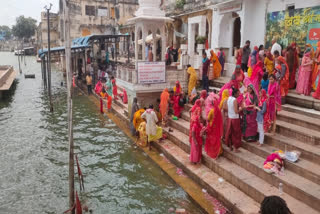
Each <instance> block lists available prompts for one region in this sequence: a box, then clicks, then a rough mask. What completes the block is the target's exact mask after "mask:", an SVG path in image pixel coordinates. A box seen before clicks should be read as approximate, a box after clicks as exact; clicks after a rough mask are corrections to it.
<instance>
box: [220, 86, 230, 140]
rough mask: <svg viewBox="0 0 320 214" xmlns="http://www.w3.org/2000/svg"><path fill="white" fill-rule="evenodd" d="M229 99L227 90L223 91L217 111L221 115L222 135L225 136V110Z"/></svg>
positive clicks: (226, 119)
mask: <svg viewBox="0 0 320 214" xmlns="http://www.w3.org/2000/svg"><path fill="white" fill-rule="evenodd" d="M228 98H229V89H224V90H223V92H222V96H221V101H220V104H219V109H220V110H221V114H222V122H223V135H222V137H224V135H225V130H227V122H228V110H227V109H228V108H227V101H228Z"/></svg>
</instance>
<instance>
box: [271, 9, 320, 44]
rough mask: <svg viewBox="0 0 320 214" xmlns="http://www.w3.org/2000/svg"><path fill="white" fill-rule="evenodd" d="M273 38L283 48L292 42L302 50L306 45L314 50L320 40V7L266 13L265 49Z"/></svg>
mask: <svg viewBox="0 0 320 214" xmlns="http://www.w3.org/2000/svg"><path fill="white" fill-rule="evenodd" d="M273 38H276V39H278V43H279V44H281V45H282V47H284V48H285V47H287V46H288V45H289V44H291V43H292V42H296V43H297V45H298V46H299V47H300V48H301V49H302V50H304V47H305V45H306V44H307V43H310V44H311V45H312V46H313V47H314V48H316V44H317V42H318V40H320V6H317V7H309V8H301V9H295V10H290V11H289V10H286V11H277V12H271V13H268V15H267V29H266V36H265V42H266V47H267V48H268V47H270V46H271V41H272V39H273Z"/></svg>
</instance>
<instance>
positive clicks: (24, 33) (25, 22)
mask: <svg viewBox="0 0 320 214" xmlns="http://www.w3.org/2000/svg"><path fill="white" fill-rule="evenodd" d="M36 24H37V21H36V20H35V19H33V18H31V17H29V18H25V17H24V16H19V17H18V18H17V19H16V24H15V25H14V26H13V27H12V34H13V35H14V36H15V37H18V38H19V39H30V38H31V37H32V36H33V35H34V34H35V30H36V28H37V25H36Z"/></svg>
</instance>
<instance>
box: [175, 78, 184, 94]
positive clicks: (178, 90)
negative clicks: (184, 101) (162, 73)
mask: <svg viewBox="0 0 320 214" xmlns="http://www.w3.org/2000/svg"><path fill="white" fill-rule="evenodd" d="M173 92H174V93H175V95H178V94H181V93H182V88H181V85H180V82H179V81H176V86H174V87H173Z"/></svg>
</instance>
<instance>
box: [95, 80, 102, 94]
mask: <svg viewBox="0 0 320 214" xmlns="http://www.w3.org/2000/svg"><path fill="white" fill-rule="evenodd" d="M102 88H103V85H102V83H101V81H100V80H99V81H98V82H97V84H96V86H95V87H94V92H95V93H96V94H100V92H101V91H102Z"/></svg>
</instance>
